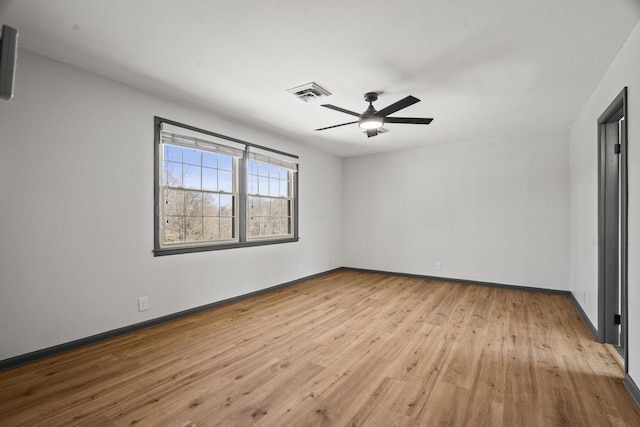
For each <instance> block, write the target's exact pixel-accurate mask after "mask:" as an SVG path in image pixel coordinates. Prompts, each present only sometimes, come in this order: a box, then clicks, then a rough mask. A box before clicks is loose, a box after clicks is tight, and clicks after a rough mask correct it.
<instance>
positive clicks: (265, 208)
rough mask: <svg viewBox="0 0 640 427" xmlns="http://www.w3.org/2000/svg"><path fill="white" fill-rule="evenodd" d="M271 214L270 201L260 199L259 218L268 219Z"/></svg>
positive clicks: (263, 198)
mask: <svg viewBox="0 0 640 427" xmlns="http://www.w3.org/2000/svg"><path fill="white" fill-rule="evenodd" d="M270 214H271V201H270V200H269V199H267V198H266V197H262V198H260V216H263V217H268V216H269V215H270Z"/></svg>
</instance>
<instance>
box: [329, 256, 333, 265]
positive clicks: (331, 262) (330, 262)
mask: <svg viewBox="0 0 640 427" xmlns="http://www.w3.org/2000/svg"><path fill="white" fill-rule="evenodd" d="M332 265H333V259H332V258H329V267H331V266H332Z"/></svg>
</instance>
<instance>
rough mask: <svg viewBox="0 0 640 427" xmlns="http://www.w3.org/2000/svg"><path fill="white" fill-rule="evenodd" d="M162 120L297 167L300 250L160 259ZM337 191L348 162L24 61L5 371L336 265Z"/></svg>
mask: <svg viewBox="0 0 640 427" xmlns="http://www.w3.org/2000/svg"><path fill="white" fill-rule="evenodd" d="M154 115H158V116H161V117H166V118H169V119H173V120H176V121H180V122H184V123H188V124H190V125H194V126H198V127H201V128H204V129H209V130H212V131H215V132H219V133H222V134H227V135H230V136H233V137H235V138H240V139H244V140H247V141H251V142H254V143H257V144H260V145H264V146H269V147H273V148H276V149H281V150H284V151H287V152H291V153H294V154H298V155H299V156H300V178H299V179H300V241H299V242H298V243H287V244H280V245H269V246H263V247H253V248H242V249H232V250H223V251H213V252H205V253H197V254H184V255H173V256H163V257H157V258H154V256H153V254H152V248H153V188H154V187H153V161H154V159H153V116H154ZM341 188H342V161H341V159H339V158H336V157H333V156H331V155H328V154H325V153H322V152H319V151H316V150H313V149H311V148H309V147H307V146H305V145H303V144H300V143H296V142H294V141H284V140H282V139H279V138H277V137H275V136H272V135H269V134H265V133H261V132H258V131H255V130H251V129H248V128H246V127H242V126H240V125H238V124H234V123H231V122H228V121H225V120H222V119H219V118H216V117H215V116H213V115H211V114H210V113H207V112H204V111H201V110H197V109H193V108H190V107H187V106H184V105H181V104H177V103H174V102H171V101H168V100H165V99H162V98H158V97H155V96H152V95H149V94H146V93H144V92H141V91H138V90H136V89H132V88H130V87H127V86H123V85H121V84H118V83H115V82H113V81H110V80H106V79H103V78H100V77H98V76H96V75H93V74H89V73H87V72H84V71H81V70H78V69H75V68H72V67H69V66H66V65H63V64H61V63H58V62H55V61H52V60H49V59H46V58H43V57H40V56H37V55H35V54H31V53H29V52H25V51H20V52H19V55H18V73H17V77H16V91H15V98H14V99H13V100H11V101H9V102H0V236H1V237H0V238H1V240H0V241H1V242H2V244H1V245H0V325H2V326H0V360H3V359H6V358H10V357H13V356H16V355H21V354H25V353H28V352H31V351H34V350H39V349H43V348H46V347H50V346H53V345H56V344H61V343H65V342H69V341H72V340H75V339H78V338H83V337H87V336H90V335H93V334H97V333H100V332H105V331H108V330H112V329H114V328H118V327H122V326H126V325H131V324H134V323H137V322H141V321H144V320H147V319H150V318H154V317H158V316H163V315H167V314H170V313H174V312H178V311H181V310H185V309H189V308H192V307H197V306H200V305H204V304H207V303H211V302H215V301H219V300H222V299H226V298H230V297H234V296H237V295H241V294H245V293H248V292H252V291H255V290H259V289H262V288H266V287H270V286H274V285H278V284H280V283H284V282H287V281H291V280H294V279H297V278H300V277H304V276H308V275H311V274H315V273H319V272H322V271H326V270H329V269H332V268H335V267H336V266H339V265H341V262H342V240H341V239H342V237H341V233H342V217H341V214H342V207H341V203H342V194H341V191H340V189H341ZM330 259H331V260H333V265H332V266H330V264H329V260H330ZM144 295H148V296H149V300H150V306H151V308H150V310H149V311H147V312H143V313H139V312H138V311H137V298H138V297H140V296H144Z"/></svg>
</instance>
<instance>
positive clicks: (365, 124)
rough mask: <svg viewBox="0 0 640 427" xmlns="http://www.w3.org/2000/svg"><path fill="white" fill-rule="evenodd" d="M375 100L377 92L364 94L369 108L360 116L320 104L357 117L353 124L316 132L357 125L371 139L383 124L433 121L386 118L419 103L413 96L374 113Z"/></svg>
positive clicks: (417, 123) (426, 121)
mask: <svg viewBox="0 0 640 427" xmlns="http://www.w3.org/2000/svg"><path fill="white" fill-rule="evenodd" d="M377 99H378V93H377V92H367V93H365V94H364V100H365V101H367V102H368V103H369V108H367V109H366V110H365V111H364V113H362V114H358V113H356V112H354V111H349V110H345V109H344V108H340V107H336V106H335V105H331V104H322V106H323V107H326V108H330V109H332V110H336V111H340V112H343V113H346V114H350V115H352V116H356V117H358V120H356V121H354V122H348V123H342V124H339V125H334V126H327V127H326V128H320V129H316V130H325V129H331V128H337V127H339V126H345V125H351V124H354V123H358V126H360V127H361V128H363V129H365V130H366V131H367V137H368V138H371V137H372V136H376V135H377V134H378V133H380V132H381V131H382V126H383V125H384V124H385V123H409V124H415V125H428V124H429V123H431V121H432V120H433V119H426V118H420V117H388V116H389V114H393V113H395V112H396V111H399V110H402V109H403V108H407V107H408V106H410V105H413V104H415V103H416V102H420V100H419V99H418V98H416V97H414V96H411V95H409V96H407V97H406V98H404V99H401V100H400V101H398V102H395V103H393V104H391V105H389V106H387V107H385V108H383V109H382V110H379V111H376V109H375V108H373V103H374V102H375V101H376V100H377Z"/></svg>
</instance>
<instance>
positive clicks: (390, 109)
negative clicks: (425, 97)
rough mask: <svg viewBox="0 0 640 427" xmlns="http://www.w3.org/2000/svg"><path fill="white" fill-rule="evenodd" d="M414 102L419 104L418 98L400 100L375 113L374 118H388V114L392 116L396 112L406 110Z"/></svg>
mask: <svg viewBox="0 0 640 427" xmlns="http://www.w3.org/2000/svg"><path fill="white" fill-rule="evenodd" d="M416 102H420V100H419V99H418V98H416V97H415V96H411V95H409V96H407V97H406V98H404V99H401V100H400V101H398V102H396V103H393V104H391V105H389V106H387V107H385V108H383V109H382V110H380V111H378V112H377V113H376V116H380V117H385V116H388V115H389V114H393V113H395V112H396V111H398V110H402V109H403V108H407V107H408V106H410V105H413V104H415V103H416Z"/></svg>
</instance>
